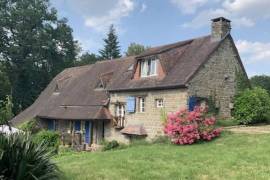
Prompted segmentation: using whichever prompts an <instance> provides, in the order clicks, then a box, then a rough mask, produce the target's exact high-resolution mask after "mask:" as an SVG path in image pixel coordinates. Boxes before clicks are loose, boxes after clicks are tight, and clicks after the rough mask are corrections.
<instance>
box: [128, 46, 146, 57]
mask: <svg viewBox="0 0 270 180" xmlns="http://www.w3.org/2000/svg"><path fill="white" fill-rule="evenodd" d="M148 48H149V47H146V46H144V45H141V44H137V43H130V45H129V46H128V49H127V52H126V56H135V55H139V54H141V53H143V52H144V51H145V50H146V49H148Z"/></svg>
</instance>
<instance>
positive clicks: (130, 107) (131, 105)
mask: <svg viewBox="0 0 270 180" xmlns="http://www.w3.org/2000/svg"><path fill="white" fill-rule="evenodd" d="M135 102H136V98H135V97H132V96H129V97H127V107H126V109H127V112H129V113H133V112H135Z"/></svg>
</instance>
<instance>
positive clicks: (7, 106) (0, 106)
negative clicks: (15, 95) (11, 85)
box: [0, 96, 13, 125]
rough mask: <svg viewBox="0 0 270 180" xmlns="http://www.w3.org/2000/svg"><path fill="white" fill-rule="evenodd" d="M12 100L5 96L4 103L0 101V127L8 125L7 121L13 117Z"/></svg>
mask: <svg viewBox="0 0 270 180" xmlns="http://www.w3.org/2000/svg"><path fill="white" fill-rule="evenodd" d="M12 107H13V104H12V100H11V97H10V96H6V100H5V101H0V125H1V124H8V121H9V120H10V119H11V118H12V117H13V113H12Z"/></svg>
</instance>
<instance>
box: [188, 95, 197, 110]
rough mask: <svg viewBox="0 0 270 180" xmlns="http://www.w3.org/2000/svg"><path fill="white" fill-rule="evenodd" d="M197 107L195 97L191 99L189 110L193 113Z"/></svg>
mask: <svg viewBox="0 0 270 180" xmlns="http://www.w3.org/2000/svg"><path fill="white" fill-rule="evenodd" d="M196 105H197V101H196V97H194V96H191V97H189V101H188V110H189V111H193V110H194V108H195V106H196Z"/></svg>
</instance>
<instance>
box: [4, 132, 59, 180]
mask: <svg viewBox="0 0 270 180" xmlns="http://www.w3.org/2000/svg"><path fill="white" fill-rule="evenodd" d="M52 156H53V154H52V153H51V152H49V151H48V149H47V146H46V145H45V144H44V143H42V142H41V143H39V144H36V143H34V142H32V141H31V138H30V135H29V134H12V135H9V136H5V135H1V134H0V179H17V180H23V179H29V180H30V179H44V180H46V179H48V180H49V179H58V177H59V170H58V167H57V166H56V164H55V163H53V162H52V161H51V157H52Z"/></svg>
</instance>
